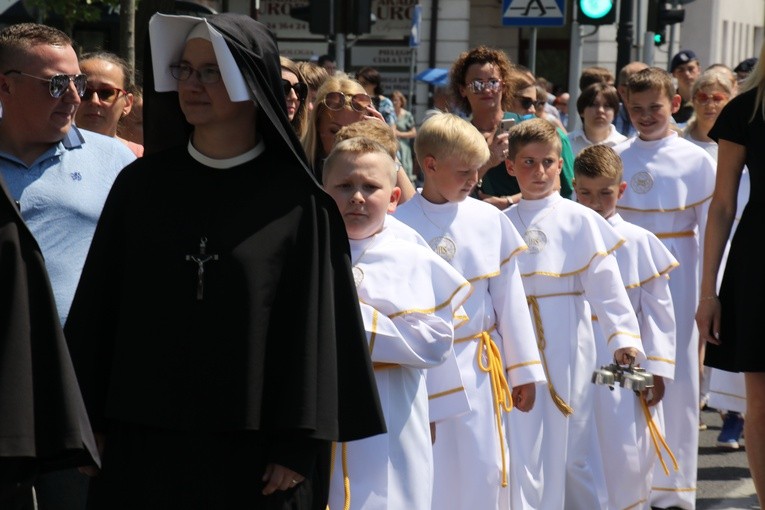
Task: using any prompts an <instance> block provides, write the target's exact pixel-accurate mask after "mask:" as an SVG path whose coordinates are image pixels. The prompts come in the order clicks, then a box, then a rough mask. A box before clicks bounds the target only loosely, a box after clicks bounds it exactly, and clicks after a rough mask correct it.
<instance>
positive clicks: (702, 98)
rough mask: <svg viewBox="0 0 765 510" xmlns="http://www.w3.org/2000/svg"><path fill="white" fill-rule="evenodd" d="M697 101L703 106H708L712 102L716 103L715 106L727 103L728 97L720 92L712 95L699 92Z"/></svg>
mask: <svg viewBox="0 0 765 510" xmlns="http://www.w3.org/2000/svg"><path fill="white" fill-rule="evenodd" d="M695 99H696V101H698V102H699V103H701V104H708V103H709V102H710V101H712V102H714V104H720V103H722V102H723V101H726V100H727V99H728V96H726V95H725V94H722V93H720V92H715V93H714V94H711V95H710V94H705V93H703V92H697V93H696V97H695Z"/></svg>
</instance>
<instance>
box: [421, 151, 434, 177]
mask: <svg viewBox="0 0 765 510" xmlns="http://www.w3.org/2000/svg"><path fill="white" fill-rule="evenodd" d="M420 169H421V170H422V171H423V172H424V173H426V174H427V173H435V171H436V158H434V157H433V156H431V155H430V154H428V155H427V156H425V157H424V158H423V159H422V164H421V165H420Z"/></svg>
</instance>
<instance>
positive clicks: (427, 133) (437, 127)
mask: <svg viewBox="0 0 765 510" xmlns="http://www.w3.org/2000/svg"><path fill="white" fill-rule="evenodd" d="M414 152H415V154H417V161H418V162H419V163H420V166H422V165H423V161H424V158H425V157H427V156H432V157H434V158H436V159H437V160H438V159H449V158H455V159H458V160H459V161H461V162H463V163H466V164H468V165H470V166H481V165H483V164H484V163H486V162H487V161H488V160H489V158H490V157H491V152H490V151H489V144H488V143H486V139H485V138H484V137H483V135H482V134H481V132H480V131H478V129H476V127H475V126H474V125H472V124H471V123H470V122H468V121H466V120H465V119H463V118H461V117H458V116H457V115H454V114H452V113H438V114H436V115H433V116H432V117H430V118H428V120H426V121H425V122H423V123H422V126H420V128H419V129H418V130H417V137H416V138H415V139H414Z"/></svg>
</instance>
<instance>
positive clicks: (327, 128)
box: [302, 76, 415, 203]
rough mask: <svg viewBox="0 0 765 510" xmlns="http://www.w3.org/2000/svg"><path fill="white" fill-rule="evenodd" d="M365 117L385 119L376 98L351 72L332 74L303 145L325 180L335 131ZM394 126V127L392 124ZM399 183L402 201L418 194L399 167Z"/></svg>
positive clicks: (320, 94)
mask: <svg viewBox="0 0 765 510" xmlns="http://www.w3.org/2000/svg"><path fill="white" fill-rule="evenodd" d="M363 119H374V120H376V121H379V122H382V123H385V120H384V119H383V116H382V114H381V113H380V112H378V111H377V110H376V109H375V107H374V106H373V105H372V98H371V97H370V96H369V95H368V94H367V93H366V91H365V90H364V87H362V86H361V84H360V83H359V82H357V81H356V80H353V79H351V78H348V77H347V76H330V77H329V78H327V80H326V81H325V82H324V84H323V85H322V86H321V87H320V88H319V90H318V91H317V92H316V104H315V106H314V109H313V110H312V111H311V115H310V120H309V122H308V129H306V133H305V136H303V140H302V142H303V148H304V149H305V152H306V154H307V155H308V161H309V162H310V163H311V165H312V167H313V172H314V174H315V175H316V178H317V179H318V180H319V182H321V178H322V167H323V165H324V159H325V158H326V157H327V155H329V152H330V151H331V150H332V147H334V146H335V142H336V140H335V135H336V134H337V132H338V131H340V129H341V128H342V127H345V126H347V125H349V124H353V123H354V122H358V121H360V120H363ZM391 129H393V128H391ZM396 186H398V187H399V188H401V197H400V198H399V203H404V202H405V201H407V200H409V199H410V198H411V197H412V196H414V193H415V189H414V186H413V185H412V181H410V180H409V176H408V175H407V174H406V171H404V169H403V168H402V167H399V170H398V176H397V178H396Z"/></svg>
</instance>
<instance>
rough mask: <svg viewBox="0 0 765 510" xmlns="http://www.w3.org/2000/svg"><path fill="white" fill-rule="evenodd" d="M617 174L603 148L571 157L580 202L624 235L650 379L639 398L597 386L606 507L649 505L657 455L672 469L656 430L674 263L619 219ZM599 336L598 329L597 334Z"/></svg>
mask: <svg viewBox="0 0 765 510" xmlns="http://www.w3.org/2000/svg"><path fill="white" fill-rule="evenodd" d="M622 176H623V166H622V161H621V159H620V158H619V156H618V155H617V154H616V153H615V152H614V151H613V149H611V148H610V147H607V146H605V145H595V146H591V147H587V148H585V149H584V150H582V152H580V153H579V155H578V156H577V157H576V161H574V191H576V198H577V201H578V202H579V203H580V204H582V205H585V206H587V207H589V208H590V209H592V210H594V211H596V212H597V213H599V214H600V215H601V216H603V218H605V219H606V220H607V221H608V222H609V223H610V224H611V226H612V227H614V229H616V231H617V232H618V233H619V235H621V236H622V237H623V238H624V239H625V240H626V242H625V243H624V245H622V246H621V247H620V248H619V249H617V250H616V251H615V252H614V255H615V256H616V260H617V262H618V264H619V271H620V273H621V276H622V280H623V281H624V285H625V287H626V289H627V295H628V296H629V298H630V302H631V303H632V307H633V308H634V310H635V313H636V315H637V318H638V323H639V324H640V337H641V340H642V342H643V350H644V351H645V353H646V361H645V362H644V363H642V368H644V369H645V370H646V371H647V372H648V373H650V374H652V375H653V378H654V387H653V388H651V389H650V390H646V391H644V392H643V393H642V394H641V395H640V396H636V395H635V394H634V393H633V392H632V391H630V390H628V389H620V390H616V391H609V390H608V389H607V388H606V387H600V388H597V389H596V390H595V391H596V395H595V421H596V424H597V429H598V437H599V441H600V453H601V456H602V459H603V464H604V466H605V474H606V485H607V488H608V502H609V508H634V509H639V508H644V509H647V508H649V507H650V503H649V502H650V493H651V482H652V480H653V467H654V465H655V463H656V462H657V459H658V458H661V460H662V462H663V467H665V468H666V470H667V472H669V471H670V470H673V468H674V465H673V463H672V461H671V456H669V454H668V452H667V451H666V450H665V449H662V444H661V440H660V435H662V434H663V426H662V424H663V417H664V414H663V411H662V406H661V399H662V397H663V395H664V379H665V378H666V379H670V380H671V379H672V378H673V377H674V373H675V316H674V307H673V304H672V295H671V293H670V291H669V275H668V274H669V272H670V271H672V270H673V269H675V268H676V267H677V266H678V262H677V260H676V259H675V257H673V256H672V254H671V253H670V252H669V250H667V248H666V247H665V246H664V245H663V244H662V243H661V241H660V240H659V239H658V238H657V237H656V236H655V235H653V234H652V233H651V232H649V231H647V230H645V229H644V228H641V227H638V226H637V225H633V224H632V223H629V222H627V221H624V219H622V217H621V216H620V215H619V213H617V212H616V204H617V202H618V201H619V199H620V198H621V197H622V196H623V195H624V191H625V190H626V188H627V183H626V182H624V180H623V179H622ZM595 320H597V318H596V319H595ZM599 333H600V329H599V328H595V334H596V336H597V335H599ZM598 361H599V365H606V364H609V363H611V362H612V360H611V357H610V353H608V352H607V351H606V349H605V342H602V339H601V342H600V343H598ZM648 417H650V420H649V419H648ZM654 439H656V442H654ZM658 454H661V456H660V457H659V456H657V455H658Z"/></svg>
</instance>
